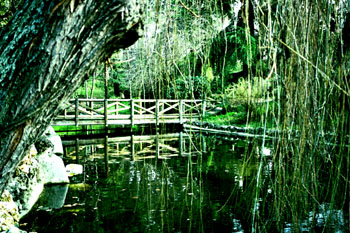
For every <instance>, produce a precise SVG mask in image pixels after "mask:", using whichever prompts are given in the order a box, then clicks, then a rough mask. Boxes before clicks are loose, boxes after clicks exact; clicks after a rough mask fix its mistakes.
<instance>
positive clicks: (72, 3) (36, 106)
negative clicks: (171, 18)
mask: <svg viewBox="0 0 350 233" xmlns="http://www.w3.org/2000/svg"><path fill="white" fill-rule="evenodd" d="M141 10H142V4H141V3H140V1H137V0H130V1H128V0H98V1H97V0H32V1H23V4H22V5H21V6H20V8H19V10H18V12H16V14H15V15H14V16H13V17H12V19H11V21H10V22H9V23H8V25H7V26H6V27H5V28H3V29H2V31H0V51H1V57H0V106H1V107H0V139H1V143H0V146H1V147H0V193H2V191H3V189H4V185H5V184H6V181H7V179H8V178H9V176H10V175H11V174H12V172H13V171H14V168H15V167H16V166H17V164H18V163H19V161H20V160H21V159H22V158H23V157H24V155H25V152H26V151H27V150H28V148H29V146H30V145H31V144H33V143H34V142H35V141H36V139H37V138H38V137H39V136H40V135H41V134H42V133H43V132H44V131H45V129H46V128H47V126H48V125H49V124H50V121H51V119H52V118H53V117H54V116H55V115H57V114H58V113H59V112H60V111H61V110H62V109H63V108H64V103H65V102H66V101H67V100H68V99H69V98H70V97H71V96H72V94H73V93H74V91H75V90H76V89H77V88H78V87H79V86H80V85H81V84H82V83H83V81H84V77H87V74H89V72H91V71H93V70H94V69H95V67H96V65H97V63H98V62H99V61H105V60H106V58H107V57H109V56H110V55H111V54H112V53H113V52H114V51H115V50H118V49H120V48H125V47H127V46H130V45H131V44H133V43H134V42H135V41H136V40H137V38H138V30H139V29H140V25H141V23H140V13H141Z"/></svg>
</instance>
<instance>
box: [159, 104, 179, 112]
mask: <svg viewBox="0 0 350 233" xmlns="http://www.w3.org/2000/svg"><path fill="white" fill-rule="evenodd" d="M177 106H179V103H175V104H173V105H171V106H170V107H168V108H166V109H164V110H162V111H160V112H159V115H163V114H164V113H166V112H167V111H169V110H171V109H174V108H176V107H177Z"/></svg>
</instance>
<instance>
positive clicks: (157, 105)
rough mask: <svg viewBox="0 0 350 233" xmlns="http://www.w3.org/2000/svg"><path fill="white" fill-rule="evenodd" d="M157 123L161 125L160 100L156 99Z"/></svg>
mask: <svg viewBox="0 0 350 233" xmlns="http://www.w3.org/2000/svg"><path fill="white" fill-rule="evenodd" d="M156 125H159V100H158V99H156Z"/></svg>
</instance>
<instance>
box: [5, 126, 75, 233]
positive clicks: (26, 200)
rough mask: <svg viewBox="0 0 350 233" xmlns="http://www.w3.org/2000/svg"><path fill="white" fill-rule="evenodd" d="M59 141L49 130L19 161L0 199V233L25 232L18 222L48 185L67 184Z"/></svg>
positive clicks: (50, 128) (51, 130)
mask: <svg viewBox="0 0 350 233" xmlns="http://www.w3.org/2000/svg"><path fill="white" fill-rule="evenodd" d="M62 156H63V146H62V141H61V138H60V137H59V136H58V135H57V134H56V133H55V131H54V130H53V128H52V127H49V128H48V129H47V130H46V132H45V134H44V135H43V136H42V137H41V138H40V139H39V141H38V142H37V143H35V145H32V147H31V149H30V150H29V152H28V153H27V155H26V156H25V158H24V159H23V160H22V161H21V163H20V164H19V166H18V167H17V169H16V171H15V173H14V175H13V176H12V177H11V178H10V180H9V181H8V184H7V187H6V189H5V191H4V192H3V194H2V196H1V198H0V232H7V233H11V232H12V233H15V232H25V231H22V230H20V229H19V228H18V227H19V226H18V223H19V221H20V219H21V218H22V217H24V216H25V215H26V214H27V213H28V212H29V211H30V210H31V208H32V207H33V205H34V204H35V203H36V202H37V200H38V199H39V196H40V194H41V193H42V191H43V190H44V185H47V184H68V183H69V178H68V175H67V173H66V168H65V166H64V163H63V160H62Z"/></svg>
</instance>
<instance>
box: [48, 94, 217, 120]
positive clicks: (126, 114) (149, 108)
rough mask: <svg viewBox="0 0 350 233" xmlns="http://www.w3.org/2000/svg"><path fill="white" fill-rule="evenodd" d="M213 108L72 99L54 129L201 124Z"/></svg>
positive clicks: (160, 102) (168, 102)
mask: <svg viewBox="0 0 350 233" xmlns="http://www.w3.org/2000/svg"><path fill="white" fill-rule="evenodd" d="M212 108H213V105H212V104H211V102H209V101H205V100H168V99H72V100H70V101H69V103H68V106H67V108H66V110H65V111H64V112H63V113H62V114H61V115H59V116H57V117H56V118H55V119H54V120H53V122H52V125H56V126H68V125H75V126H78V125H105V126H108V125H136V124H157V125H159V124H160V123H179V124H183V123H185V122H190V121H194V120H199V119H200V118H201V117H203V116H205V114H206V112H208V110H210V109H212Z"/></svg>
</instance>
